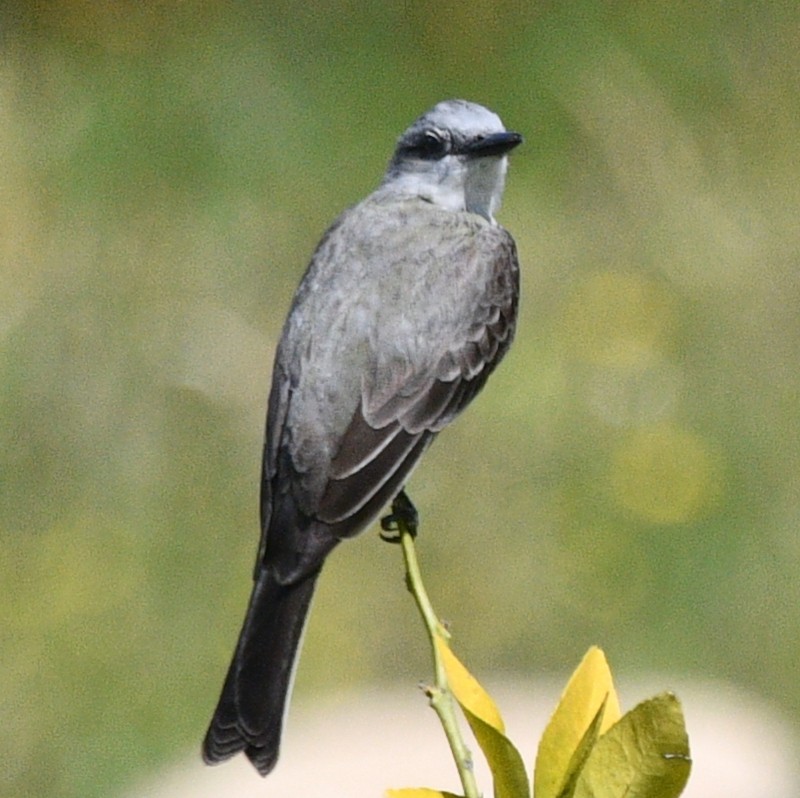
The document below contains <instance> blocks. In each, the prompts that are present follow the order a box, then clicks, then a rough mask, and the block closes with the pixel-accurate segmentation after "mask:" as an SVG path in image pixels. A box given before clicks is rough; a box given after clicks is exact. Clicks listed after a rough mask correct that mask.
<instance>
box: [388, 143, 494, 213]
mask: <svg viewBox="0 0 800 798" xmlns="http://www.w3.org/2000/svg"><path fill="white" fill-rule="evenodd" d="M422 166H423V168H418V169H412V170H408V171H403V172H395V173H393V174H389V175H387V177H386V180H385V181H384V184H383V186H382V189H383V190H384V191H387V192H391V193H396V194H401V195H404V196H414V197H420V198H421V199H424V200H426V201H427V202H430V203H432V204H434V205H436V206H438V207H440V208H444V209H445V210H448V211H467V212H469V213H476V214H478V215H479V216H483V218H484V219H486V220H487V221H489V222H491V223H492V224H495V220H494V214H495V213H496V212H497V210H498V209H499V208H500V202H501V200H502V196H503V188H504V187H505V180H506V170H507V169H508V158H507V157H505V156H502V157H499V158H496V157H488V158H477V159H472V160H468V161H467V160H465V159H463V158H460V157H456V156H448V157H446V158H443V159H442V160H441V161H438V162H435V163H425V164H424V165H422Z"/></svg>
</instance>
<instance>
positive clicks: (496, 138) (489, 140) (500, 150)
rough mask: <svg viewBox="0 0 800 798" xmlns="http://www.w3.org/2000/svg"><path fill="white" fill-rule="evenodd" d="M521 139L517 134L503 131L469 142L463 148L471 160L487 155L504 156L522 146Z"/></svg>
mask: <svg viewBox="0 0 800 798" xmlns="http://www.w3.org/2000/svg"><path fill="white" fill-rule="evenodd" d="M522 141H523V138H522V136H521V135H520V134H519V133H512V132H511V131H505V132H503V133H492V134H491V135H489V136H483V138H479V139H475V140H474V141H470V142H469V143H468V144H467V145H466V147H465V148H464V150H465V152H466V153H467V155H470V156H472V157H473V158H485V157H487V156H489V155H505V154H506V153H507V152H511V150H513V149H514V147H517V146H518V145H520V144H522Z"/></svg>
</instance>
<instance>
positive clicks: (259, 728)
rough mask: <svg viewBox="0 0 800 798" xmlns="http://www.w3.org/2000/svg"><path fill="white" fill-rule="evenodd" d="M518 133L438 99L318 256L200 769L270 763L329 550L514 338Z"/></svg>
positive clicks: (464, 104) (275, 409)
mask: <svg viewBox="0 0 800 798" xmlns="http://www.w3.org/2000/svg"><path fill="white" fill-rule="evenodd" d="M522 140H523V138H522V136H521V135H520V134H519V133H515V132H511V131H507V130H506V128H505V127H504V125H503V123H502V121H501V120H500V117H498V116H497V115H496V114H495V113H493V112H492V111H490V110H488V109H487V108H485V107H483V106H481V105H478V104H477V103H473V102H468V101H466V100H460V99H453V100H445V101H443V102H439V103H438V104H437V105H435V106H434V107H433V108H431V109H430V110H428V111H427V112H426V113H424V114H422V115H421V116H420V117H419V118H418V119H416V120H415V121H414V122H413V123H412V124H411V126H410V127H409V128H408V129H407V130H406V131H405V132H404V133H403V134H402V135H401V136H400V137H399V139H398V140H397V144H396V148H395V150H394V154H393V156H392V157H391V159H390V161H389V164H388V167H387V169H386V172H385V175H384V177H383V180H382V181H381V182H380V184H379V185H378V187H377V188H376V189H375V190H374V191H373V192H372V193H371V194H369V195H368V196H367V197H366V198H365V199H364V200H362V201H361V202H359V203H358V204H356V205H354V206H353V207H351V208H349V209H348V210H346V211H344V213H342V214H341V215H340V216H339V217H338V219H336V221H334V223H333V224H332V225H331V227H330V228H329V229H328V230H327V232H325V234H324V235H323V237H322V239H321V241H320V242H319V244H318V246H317V248H316V250H315V251H314V253H313V255H312V257H311V260H310V263H309V265H308V267H307V270H306V272H305V274H304V276H303V278H302V280H301V282H300V285H299V287H298V289H297V291H296V294H295V296H294V299H293V301H292V304H291V308H290V310H289V314H288V317H287V319H286V322H285V325H284V327H283V331H282V334H281V337H280V340H279V343H278V346H277V350H276V353H275V360H274V366H273V373H272V384H271V389H270V393H269V400H268V408H267V423H266V434H265V438H264V449H263V462H262V477H261V495H260V520H261V538H260V543H259V547H258V554H257V559H256V565H255V569H254V574H253V587H252V593H251V596H250V601H249V605H248V607H247V613H246V616H245V619H244V623H243V626H242V629H241V632H240V635H239V639H238V643H237V645H236V649H235V652H234V654H233V659H232V661H231V664H230V667H229V669H228V672H227V676H226V678H225V682H224V686H223V688H222V692H221V695H220V698H219V701H218V704H217V706H216V710H215V712H214V714H213V717H212V720H211V723H210V725H209V728H208V732H207V734H206V737H205V739H204V741H203V747H202V755H203V759H204V761H205V762H206V763H207V764H216V763H219V762H222V761H223V760H226V759H228V758H229V757H231V756H233V755H235V754H237V753H240V752H243V753H244V754H245V755H246V756H247V758H248V759H249V760H250V761H251V763H252V764H253V765H254V767H255V768H256V770H257V771H258V772H259V773H260V774H261V775H262V776H266V775H267V774H269V773H270V771H271V770H272V769H273V768H274V767H275V764H276V762H277V759H278V754H279V748H280V742H281V733H282V728H283V724H284V716H285V714H286V710H287V707H288V701H289V694H290V692H291V687H292V682H293V678H294V671H295V667H296V663H297V657H298V651H299V647H300V643H301V638H302V635H303V631H304V627H305V623H306V618H307V615H308V612H309V607H310V603H311V598H312V595H313V592H314V587H315V585H316V582H317V579H318V577H319V575H320V571H321V569H322V566H323V563H324V562H325V559H326V557H327V556H328V555H329V554H330V553H331V551H332V550H333V549H334V548H335V547H336V546H337V545H338V544H339V543H340V542H341V541H343V540H345V539H347V538H351V537H353V536H354V535H356V534H357V533H359V532H361V531H362V530H363V529H364V528H365V527H367V526H369V525H370V524H371V523H372V522H373V521H375V520H376V519H377V518H378V516H379V515H380V513H381V510H382V509H383V508H384V506H385V505H386V504H387V503H388V502H390V501H391V500H392V499H393V498H394V497H396V496H398V495H399V494H400V493H401V492H402V491H403V489H404V486H405V483H406V480H407V479H408V477H409V475H410V473H411V471H412V469H413V468H414V467H415V465H416V464H417V462H418V460H419V459H420V457H421V456H422V454H423V453H424V452H425V450H426V449H427V448H428V446H429V445H430V444H431V442H432V441H433V439H434V438H435V437H436V435H437V434H438V433H439V432H440V431H441V430H442V429H443V428H444V427H446V426H447V425H448V424H449V423H450V422H451V421H453V419H455V418H456V416H458V415H459V414H460V413H461V411H462V410H464V408H465V407H466V406H467V405H468V404H469V402H470V401H471V400H472V399H473V398H474V397H475V395H476V394H477V393H478V392H479V391H480V390H481V388H482V387H483V385H484V383H485V382H486V380H487V378H488V377H489V375H490V374H491V373H492V371H493V370H494V369H495V367H496V366H497V365H498V363H499V362H500V361H501V360H502V358H503V357H504V355H505V354H506V352H507V350H508V348H509V346H510V345H511V342H512V339H513V337H514V331H515V326H516V319H517V307H518V297H519V263H518V257H517V249H516V245H515V242H514V239H513V238H512V236H511V234H510V233H508V231H506V230H505V229H504V228H503V227H501V226H500V225H499V224H498V223H497V221H496V220H495V217H494V214H495V213H496V212H497V210H498V208H499V206H500V202H501V198H502V194H503V190H504V186H505V177H506V171H507V166H508V154H509V152H510V151H511V150H512V149H514V148H515V147H516V146H517V145H519V144H520V143H521V142H522Z"/></svg>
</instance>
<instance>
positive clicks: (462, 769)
mask: <svg viewBox="0 0 800 798" xmlns="http://www.w3.org/2000/svg"><path fill="white" fill-rule="evenodd" d="M409 509H410V511H411V515H409V512H408V511H409ZM415 515H416V513H415V511H414V508H413V505H412V504H411V502H410V501H409V499H408V498H407V497H406V496H405V494H404V493H401V494H400V495H399V496H398V498H397V499H396V500H395V502H394V503H393V504H392V515H391V516H390V517H389V519H387V520H389V521H390V523H391V522H393V523H394V524H396V529H397V534H398V537H399V542H400V546H401V548H402V550H403V560H404V562H405V567H406V584H407V586H408V589H409V591H410V593H411V595H412V596H413V597H414V601H415V603H416V605H417V608H418V609H419V612H420V615H421V616H422V621H423V623H424V624H425V629H426V631H427V633H428V639H429V640H430V643H431V650H432V652H433V670H434V676H435V682H434V684H433V685H429V686H427V687H426V688H425V693H426V695H427V696H428V699H429V701H430V705H431V707H433V710H434V711H435V712H436V714H437V715H438V716H439V721H440V722H441V724H442V728H443V729H444V733H445V736H446V737H447V742H448V743H449V745H450V750H451V751H452V753H453V758H454V760H455V763H456V768H457V770H458V775H459V778H460V779H461V785H462V786H463V788H464V795H465V798H481V793H480V790H478V785H477V783H476V781H475V772H474V770H473V764H472V754H471V753H470V750H469V748H467V745H466V743H465V742H464V738H463V736H462V735H461V729H460V728H459V725H458V718H457V715H456V703H455V700H454V699H453V694H452V692H451V690H450V684H449V681H448V679H447V673H446V671H445V667H444V663H443V662H442V658H441V656H440V655H439V651H438V648H437V646H436V640H437V638H438V639H442V640H444V641H447V640H449V639H450V633H449V632H448V631H447V629H446V628H445V627H444V625H443V624H442V623H441V621H440V620H439V618H438V617H437V615H436V613H435V612H434V609H433V606H432V605H431V601H430V598H428V593H427V591H426V590H425V586H424V584H423V583H422V575H421V574H420V570H419V562H418V560H417V551H416V546H415V545H414V538H415V536H416V522H415V520H412V518H414V517H415ZM384 528H385V529H387V528H389V526H388V525H384Z"/></svg>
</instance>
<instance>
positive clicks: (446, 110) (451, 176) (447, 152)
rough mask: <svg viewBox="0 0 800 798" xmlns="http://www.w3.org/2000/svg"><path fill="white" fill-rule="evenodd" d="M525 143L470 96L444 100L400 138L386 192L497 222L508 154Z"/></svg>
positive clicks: (386, 184) (387, 176)
mask: <svg viewBox="0 0 800 798" xmlns="http://www.w3.org/2000/svg"><path fill="white" fill-rule="evenodd" d="M521 142H522V136H521V135H520V134H519V133H511V132H509V131H507V130H506V129H505V127H504V126H503V123H502V122H501V121H500V117H499V116H497V114H494V113H492V112H491V111H489V110H488V109H487V108H484V107H483V106H482V105H477V104H476V103H471V102H467V101H466V100H445V101H444V102H440V103H439V104H438V105H435V106H434V107H433V108H431V110H430V111H427V112H426V113H424V114H423V115H422V116H421V117H419V119H417V120H416V121H415V122H414V123H413V124H412V125H411V127H409V128H408V130H406V131H405V133H403V135H402V136H400V139H399V140H398V142H397V148H396V149H395V152H394V155H393V156H392V160H391V161H390V163H389V168H388V169H387V170H386V176H385V177H384V180H383V188H384V190H386V191H392V192H397V193H399V194H403V195H411V196H418V197H421V198H422V199H424V200H426V201H428V202H431V203H433V204H434V205H438V206H440V207H442V208H447V209H448V210H452V211H465V210H466V211H470V212H471V213H477V214H480V215H481V216H483V217H484V218H486V219H488V220H489V221H490V222H493V221H494V213H495V211H496V210H497V209H498V208H499V207H500V200H501V198H502V195H503V187H504V184H505V175H506V168H507V166H508V158H507V155H508V153H509V152H510V151H511V150H512V149H514V147H516V146H517V145H518V144H520V143H521Z"/></svg>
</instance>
